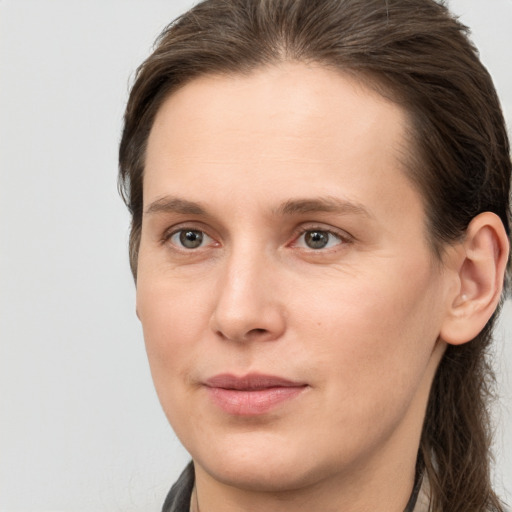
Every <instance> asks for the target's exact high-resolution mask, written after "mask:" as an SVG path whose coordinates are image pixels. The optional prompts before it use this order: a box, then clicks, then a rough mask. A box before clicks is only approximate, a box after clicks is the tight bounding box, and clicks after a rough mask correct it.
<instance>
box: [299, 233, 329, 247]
mask: <svg viewBox="0 0 512 512" xmlns="http://www.w3.org/2000/svg"><path fill="white" fill-rule="evenodd" d="M329 237H330V234H329V233H327V231H306V233H304V243H305V244H306V245H307V246H308V247H309V248H310V249H323V248H324V247H326V246H327V244H328V243H329Z"/></svg>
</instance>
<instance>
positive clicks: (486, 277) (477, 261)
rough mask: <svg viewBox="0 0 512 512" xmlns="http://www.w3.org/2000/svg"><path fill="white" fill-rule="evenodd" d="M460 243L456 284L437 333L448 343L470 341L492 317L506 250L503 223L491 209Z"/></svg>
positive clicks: (478, 220)
mask: <svg viewBox="0 0 512 512" xmlns="http://www.w3.org/2000/svg"><path fill="white" fill-rule="evenodd" d="M461 244H462V248H461V249H462V250H460V251H455V252H454V254H455V256H454V258H455V261H454V262H453V263H455V265H456V266H455V268H456V270H457V279H458V285H457V287H456V288H455V291H454V292H453V294H452V296H451V297H449V308H448V314H447V315H446V317H445V319H444V321H443V324H442V328H441V332H440V337H441V338H442V339H443V340H444V341H446V342H447V343H449V344H451V345H461V344H463V343H466V342H468V341H470V340H472V339H473V338H474V337H475V336H477V335H478V334H479V333H480V332H481V331H482V329H483V328H484V326H485V324H486V323H487V322H488V320H489V319H490V318H491V316H492V314H493V313H494V311H495V310H496V308H497V306H498V303H499V301H500V297H501V292H502V289H503V280H504V277H505V271H506V267H507V261H508V253H509V241H508V237H507V234H506V232H505V228H504V227H503V223H502V222H501V219H500V218H499V217H498V216H497V215H495V214H494V213H491V212H484V213H481V214H480V215H478V216H476V217H475V218H474V219H473V220H472V221H471V223H470V224H469V226H468V229H467V231H466V236H465V238H464V240H463V242H462V243H461Z"/></svg>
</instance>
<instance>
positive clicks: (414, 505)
mask: <svg viewBox="0 0 512 512" xmlns="http://www.w3.org/2000/svg"><path fill="white" fill-rule="evenodd" d="M422 480H423V479H422V478H419V479H418V481H417V482H416V484H415V486H414V489H413V491H412V494H411V497H410V498H409V503H408V504H407V506H406V507H405V510H404V512H427V510H428V489H427V487H428V486H427V485H425V483H424V482H422ZM193 488H194V465H193V463H192V462H191V463H190V464H189V465H188V466H187V467H186V468H185V470H184V471H183V473H182V474H181V476H180V477H179V478H178V480H177V481H176V483H175V484H174V485H173V486H172V487H171V490H170V491H169V494H168V495H167V498H166V499H165V502H164V506H163V507H162V512H189V510H190V496H191V495H192V489H193Z"/></svg>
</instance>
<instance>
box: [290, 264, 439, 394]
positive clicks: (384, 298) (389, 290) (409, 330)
mask: <svg viewBox="0 0 512 512" xmlns="http://www.w3.org/2000/svg"><path fill="white" fill-rule="evenodd" d="M399 267H400V269H399ZM399 267H397V268H396V269H389V268H387V269H386V271H384V270H383V271H382V272H380V273H379V272H375V273H372V274H371V275H369V274H368V275H364V274H363V273H362V272H361V273H359V274H358V275H351V276H346V278H340V279H338V280H335V279H333V280H331V281H330V282H328V283H324V286H320V287H318V288H316V292H315V294H313V295H312V294H311V292H310V293H309V300H308V301H307V304H305V303H302V304H300V305H297V309H299V308H301V309H302V311H301V312H300V313H298V314H295V315H294V318H295V319H297V321H300V322H301V323H300V324H297V325H296V327H295V329H296V330H297V332H299V333H300V332H301V331H302V332H303V335H302V336H301V339H303V340H305V343H309V344H310V345H312V346H310V349H313V350H314V353H315V354H316V356H315V360H316V361H317V362H318V364H319V365H321V366H323V367H325V368H326V372H328V373H329V377H330V379H331V382H336V383H337V384H338V385H341V386H344V387H345V388H346V391H347V392H346V393H343V396H355V395H354V393H356V395H357V396H360V397H364V396H367V395H368V394H369V393H370V391H371V392H372V393H377V394H381V393H382V394H385V393H392V392H394V391H393V389H394V388H396V390H397V392H400V390H401V389H404V387H406V386H407V387H408V389H411V385H412V386H414V383H415V381H417V380H419V379H420V378H421V375H422V373H423V372H424V370H425V368H426V366H427V364H428V362H429V360H430V355H431V352H432V349H433V347H434V345H435V342H436V340H437V336H438V332H439V323H440V322H439V315H438V310H439V307H438V306H436V304H437V303H438V300H437V299H438V292H439V288H438V284H437V283H438V279H437V277H436V276H435V275H434V273H433V272H431V271H430V270H428V269H429V266H428V265H425V266H424V267H422V269H418V267H417V266H416V265H409V266H407V265H406V264H404V265H400V266H399ZM426 269H427V270H426ZM394 270H396V271H395V272H394ZM396 276H399V277H398V278H397V277H396ZM310 290H311V288H310ZM298 295H300V293H299V292H298ZM326 381H327V379H326ZM392 388H393V389H392Z"/></svg>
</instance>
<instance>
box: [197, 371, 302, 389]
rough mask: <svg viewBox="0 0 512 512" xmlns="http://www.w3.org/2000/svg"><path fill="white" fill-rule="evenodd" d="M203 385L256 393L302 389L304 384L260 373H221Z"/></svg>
mask: <svg viewBox="0 0 512 512" xmlns="http://www.w3.org/2000/svg"><path fill="white" fill-rule="evenodd" d="M205 385H206V386H208V387H211V388H223V389H234V390H238V391H257V390H260V389H267V388H275V387H304V386H306V383H305V382H298V381H293V380H289V379H285V378H283V377H278V376H275V375H265V374H262V373H249V374H247V375H243V376H240V377H238V376H236V375H232V374H230V373H223V374H219V375H215V376H214V377H211V378H209V379H207V380H206V381H205Z"/></svg>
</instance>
